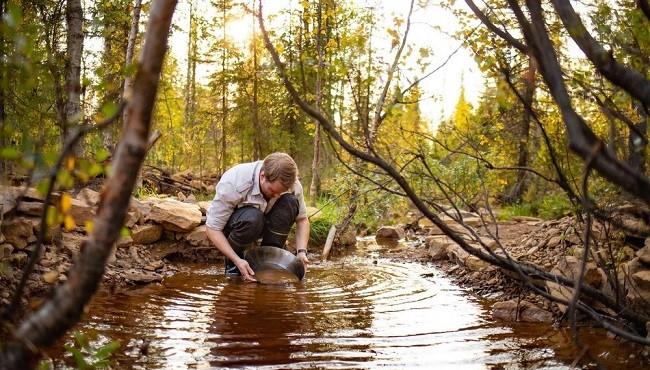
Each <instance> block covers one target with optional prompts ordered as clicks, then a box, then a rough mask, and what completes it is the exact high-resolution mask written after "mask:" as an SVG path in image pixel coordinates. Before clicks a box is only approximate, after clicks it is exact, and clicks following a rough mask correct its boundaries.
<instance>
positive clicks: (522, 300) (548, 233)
mask: <svg viewBox="0 0 650 370" xmlns="http://www.w3.org/2000/svg"><path fill="white" fill-rule="evenodd" d="M463 219H464V224H465V225H466V226H468V227H469V228H470V229H472V230H473V231H475V233H476V235H473V233H472V232H471V231H470V230H469V229H467V228H465V227H463V226H461V225H460V224H459V223H457V222H455V221H454V220H452V219H450V218H449V217H443V220H445V222H446V223H447V224H448V225H449V226H450V227H452V228H453V229H454V230H456V231H457V232H458V233H459V234H461V235H462V236H463V238H464V239H465V240H466V241H468V242H469V243H470V244H471V245H473V246H475V247H477V248H480V244H479V242H478V240H479V239H478V238H477V237H476V236H478V237H479V238H480V240H481V241H482V242H483V244H484V245H485V246H487V247H489V248H490V249H492V250H493V251H494V252H495V253H496V254H499V255H505V252H507V253H508V255H510V257H511V258H513V259H514V260H516V261H519V262H521V263H523V264H526V265H529V266H535V267H537V268H539V269H541V270H543V271H548V272H552V273H554V274H557V275H560V276H565V277H567V278H569V279H573V278H574V277H575V276H576V275H577V273H578V271H579V266H580V258H581V256H582V253H583V242H582V237H583V230H584V224H583V223H582V222H580V221H579V220H578V219H577V218H575V217H564V218H562V219H559V220H550V221H544V220H541V219H536V218H530V217H514V218H513V219H512V220H509V221H499V222H498V223H497V226H498V231H497V228H495V227H494V226H490V227H489V228H486V227H484V226H482V222H481V219H480V217H479V216H478V215H476V214H471V213H467V212H464V213H463ZM407 228H410V229H411V230H410V231H404V227H401V226H388V227H383V228H382V229H380V230H378V232H377V236H381V237H385V238H389V239H391V238H392V239H397V238H401V237H404V238H405V239H406V240H409V239H410V240H412V241H414V243H411V245H414V247H413V248H409V249H407V250H403V249H402V250H398V251H396V252H395V253H394V254H393V257H394V258H397V259H401V258H406V259H409V260H414V259H416V260H419V261H421V262H423V263H433V264H435V265H436V266H438V267H439V268H441V269H442V270H444V271H446V272H447V273H448V274H449V275H450V276H452V277H453V278H454V279H455V280H456V282H458V283H459V284H461V285H462V286H465V287H466V288H468V289H470V290H472V291H474V292H475V293H476V294H477V295H478V296H480V297H481V298H487V299H488V300H489V301H490V302H492V315H493V317H494V318H496V319H500V320H505V321H518V322H543V323H549V324H551V323H553V324H556V325H563V324H566V322H565V321H564V320H565V316H564V313H565V311H566V307H565V306H564V305H561V304H556V303H552V302H550V301H549V300H547V299H545V298H543V297H541V296H540V295H537V294H535V293H533V292H531V291H530V290H529V289H527V288H525V287H524V286H523V284H522V282H521V280H520V279H518V277H517V274H514V273H512V272H509V271H505V270H502V269H500V268H497V267H494V266H491V265H489V264H487V263H486V262H484V261H482V260H480V259H478V258H477V257H474V256H471V255H469V254H468V253H467V252H465V251H464V250H463V249H462V248H460V247H459V246H458V245H457V244H456V243H454V242H453V241H451V240H450V239H449V238H448V237H447V236H446V235H444V234H443V233H442V232H441V231H440V230H439V229H438V228H437V227H436V226H433V225H432V224H430V223H429V222H428V221H427V222H421V223H420V225H418V226H417V227H415V228H413V226H412V225H407ZM413 230H414V231H413ZM592 230H593V231H592V235H591V237H592V239H591V242H590V243H591V246H592V247H591V250H592V253H590V255H589V259H588V261H589V262H588V264H587V266H586V267H587V268H586V272H585V284H587V285H589V286H590V287H592V288H595V289H598V290H600V291H601V292H603V293H604V294H606V295H608V296H609V297H612V298H615V297H617V296H618V298H619V299H621V300H625V301H626V302H627V304H628V305H629V306H631V307H633V308H634V309H636V310H638V311H641V312H645V313H648V312H649V311H650V279H649V277H650V239H643V238H640V237H638V236H634V235H629V234H625V233H623V232H622V231H620V230H617V229H616V228H614V227H612V226H611V225H605V224H602V223H598V222H595V223H594V224H593V227H592ZM497 233H498V234H497ZM490 235H498V236H499V240H500V243H501V246H503V248H504V249H505V252H504V250H503V249H501V246H499V245H498V243H496V242H495V241H494V240H493V239H492V238H491V236H490ZM535 283H536V285H537V286H539V287H540V288H542V289H546V290H547V291H548V292H549V293H551V294H552V295H554V296H557V297H561V298H564V299H570V297H571V295H572V290H571V289H569V288H564V287H560V286H559V285H558V284H555V283H552V282H542V281H535ZM596 307H598V308H600V309H603V311H605V312H607V311H608V309H605V308H604V307H599V306H598V305H596ZM647 326H649V327H648V329H650V323H648V324H647ZM645 353H646V356H647V351H645Z"/></svg>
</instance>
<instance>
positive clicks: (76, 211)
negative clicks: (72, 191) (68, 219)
mask: <svg viewBox="0 0 650 370" xmlns="http://www.w3.org/2000/svg"><path fill="white" fill-rule="evenodd" d="M70 215H71V216H72V217H73V218H74V221H75V223H76V224H77V225H78V226H83V225H85V224H86V222H88V221H92V219H93V218H94V217H95V207H94V206H92V205H90V204H88V203H86V201H85V200H80V199H76V198H72V205H71V207H70Z"/></svg>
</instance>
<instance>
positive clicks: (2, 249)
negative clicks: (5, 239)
mask: <svg viewBox="0 0 650 370" xmlns="http://www.w3.org/2000/svg"><path fill="white" fill-rule="evenodd" d="M13 251H14V247H13V245H11V244H7V243H5V244H0V260H2V259H5V258H9V256H11V253H12V252H13Z"/></svg>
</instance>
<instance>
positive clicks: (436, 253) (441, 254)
mask: <svg viewBox="0 0 650 370" xmlns="http://www.w3.org/2000/svg"><path fill="white" fill-rule="evenodd" d="M425 240H426V245H427V247H428V248H429V257H431V259H432V260H433V261H439V260H445V259H448V258H449V257H448V256H447V253H448V251H447V248H448V246H449V245H450V244H452V243H453V242H452V241H451V239H449V238H448V237H447V236H428V237H427V238H426V239H425Z"/></svg>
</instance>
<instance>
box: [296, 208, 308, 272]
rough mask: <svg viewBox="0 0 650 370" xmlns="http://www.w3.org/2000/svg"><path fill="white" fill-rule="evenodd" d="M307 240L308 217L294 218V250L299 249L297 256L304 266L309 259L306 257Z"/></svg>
mask: <svg viewBox="0 0 650 370" xmlns="http://www.w3.org/2000/svg"><path fill="white" fill-rule="evenodd" d="M308 242H309V218H307V217H303V218H300V219H298V220H296V250H297V251H300V252H299V253H298V258H299V259H300V261H301V262H302V264H303V265H305V266H306V265H307V264H308V263H309V259H307V243H308ZM302 251H304V252H302Z"/></svg>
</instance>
